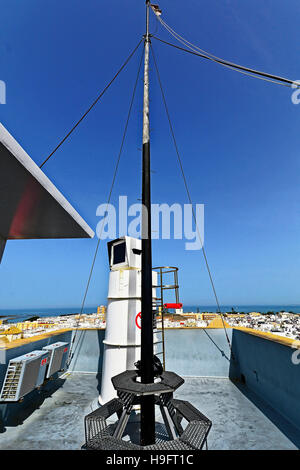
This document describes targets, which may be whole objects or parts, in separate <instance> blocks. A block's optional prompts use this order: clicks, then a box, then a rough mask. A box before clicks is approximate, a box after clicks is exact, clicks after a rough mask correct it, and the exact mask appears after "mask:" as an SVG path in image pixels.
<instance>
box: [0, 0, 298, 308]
mask: <svg viewBox="0 0 300 470" xmlns="http://www.w3.org/2000/svg"><path fill="white" fill-rule="evenodd" d="M159 4H160V6H161V8H162V10H163V18H164V20H165V21H166V22H167V23H168V24H170V25H171V26H172V27H173V28H174V29H175V30H176V31H178V32H179V33H180V34H181V35H182V36H184V37H186V38H187V39H188V40H190V41H191V42H194V43H195V44H197V45H198V46H199V47H201V48H203V49H206V50H208V51H210V52H211V53H213V54H215V55H217V56H219V57H223V58H225V59H227V60H231V61H234V62H237V63H241V64H243V65H246V66H249V67H253V68H257V69H260V70H264V71H266V72H270V73H274V74H277V75H281V76H286V77H288V78H290V79H292V80H299V79H300V65H299V53H300V46H299V43H300V41H299V39H300V33H299V22H300V5H299V2H298V1H297V0H288V2H285V3H282V2H281V1H280V0H266V1H264V2H261V1H260V0H243V1H241V0H240V1H237V0H235V1H234V0H232V1H230V0H227V1H222V2H221V1H217V0H209V1H208V0H205V1H203V0H188V1H187V2H184V3H183V2H182V1H179V0H173V1H172V2H167V1H166V0H161V1H160V3H159ZM144 26H145V21H144V2H143V1H141V0H131V1H128V2H124V1H121V0H114V1H111V2H100V1H99V0H98V1H96V0H85V1H84V2H83V1H79V0H72V1H71V0H64V1H63V2H61V1H58V0H51V1H50V0H45V1H43V2H42V4H41V2H40V1H38V0H26V2H19V1H18V0H9V1H8V0H3V1H2V2H1V16H0V80H4V81H5V83H6V87H7V104H5V105H0V121H1V122H2V124H3V125H4V126H5V127H6V128H7V129H8V130H9V131H10V132H11V133H12V135H13V136H14V137H15V138H16V139H17V140H18V142H19V143H20V144H21V145H22V146H23V148H24V149H25V150H26V151H27V152H28V153H29V155H30V156H31V157H32V158H33V160H34V161H35V162H36V163H37V164H40V163H41V162H42V161H43V160H44V159H45V158H46V157H47V156H48V154H49V153H50V152H51V151H52V150H53V148H54V147H55V146H56V145H57V143H58V142H59V140H60V139H61V138H62V137H63V136H64V135H65V133H66V132H67V131H68V130H69V129H70V128H71V127H72V125H73V124H74V123H75V122H76V121H77V119H79V117H80V116H81V114H82V113H83V112H84V111H85V110H86V109H87V107H88V106H89V105H90V104H91V102H92V101H93V100H94V99H95V97H96V96H97V94H98V93H99V91H101V90H102V89H103V88H104V86H105V85H106V84H107V82H108V81H109V80H110V79H111V78H112V76H113V75H114V73H115V72H116V71H117V70H118V68H119V67H120V65H121V64H122V63H123V61H124V60H125V58H126V57H127V56H128V55H129V53H130V51H131V50H132V49H133V48H134V47H135V46H136V44H137V43H138V41H139V39H140V38H141V35H142V34H143V33H144ZM151 30H152V32H155V34H156V35H157V36H159V37H161V38H163V39H166V40H170V39H171V37H170V36H169V35H168V33H167V32H166V31H164V30H162V28H161V27H160V26H157V25H156V23H155V21H154V18H152V20H151ZM171 42H174V40H173V39H171ZM153 47H154V50H155V53H156V57H157V61H158V64H159V68H160V74H161V79H162V82H163V85H164V88H165V93H166V99H167V102H168V106H169V111H170V114H171V117H172V121H173V125H174V129H175V134H176V138H177V143H178V146H179V149H180V152H181V156H182V160H183V165H184V169H185V172H186V177H187V180H188V182H189V186H190V191H191V195H192V199H193V201H194V203H199V204H204V205H205V247H206V252H207V257H208V261H209V264H210V267H211V270H212V274H213V278H214V280H215V285H216V290H217V294H218V297H219V301H220V303H221V304H233V305H239V304H240V305H241V304H299V303H300V299H299V275H300V263H299V261H300V259H299V254H300V250H299V246H300V244H299V240H300V236H299V235H300V223H299V220H300V219H299V215H300V214H299V207H300V204H299V203H300V201H299V199H300V198H299V196H300V189H299V174H300V171H299V170H300V159H299V149H300V132H299V129H300V104H299V105H298V106H296V105H294V104H292V101H291V94H292V90H290V89H289V88H285V87H281V86H278V85H273V84H269V83H266V82H263V81H259V80H255V79H253V78H248V77H246V76H243V75H241V74H238V73H236V72H233V71H230V70H228V69H226V68H223V67H221V66H219V65H217V64H213V63H209V62H208V61H203V60H200V59H199V58H197V57H193V56H190V55H188V54H184V53H183V52H179V51H176V50H173V49H171V48H168V47H167V46H165V45H163V44H160V43H158V42H157V41H155V40H154V39H153ZM140 53H141V51H139V52H138V53H137V54H136V55H135V56H134V58H133V59H132V60H131V61H130V63H129V65H128V67H127V68H126V70H124V71H123V72H122V74H121V76H120V77H119V78H118V79H117V81H116V82H115V83H114V84H113V85H112V87H111V88H110V89H109V91H108V92H107V93H106V94H105V95H104V96H103V98H102V100H101V101H100V102H99V103H98V105H97V107H96V108H95V109H93V111H91V113H90V114H89V115H88V117H87V118H86V119H85V120H84V121H83V122H82V123H81V125H80V126H79V127H78V128H77V129H76V131H75V132H74V134H73V135H72V137H71V138H70V139H69V140H68V141H67V142H66V143H65V144H64V145H63V146H62V147H61V148H60V149H59V150H58V151H57V153H56V154H55V155H54V156H53V157H52V158H51V159H50V160H49V161H48V163H47V164H46V165H45V166H44V167H43V170H44V171H45V173H46V175H47V176H48V177H49V178H50V179H51V180H52V181H53V182H54V183H55V184H56V186H57V187H58V188H59V189H60V191H61V192H62V193H63V194H64V195H65V196H66V197H67V199H68V200H70V202H71V203H72V204H73V205H74V207H75V208H76V209H77V210H78V212H79V213H80V214H81V215H82V216H83V217H84V219H85V220H86V221H87V222H88V223H89V225H90V226H91V227H92V228H94V229H95V227H96V224H97V222H98V218H97V217H96V208H97V206H98V205H99V204H101V203H104V202H105V201H106V199H107V195H108V191H109V187H110V183H111V180H112V174H113V170H114V165H115V161H116V158H117V154H118V151H119V147H120V143H121V138H122V133H123V128H124V124H125V119H126V116H127V112H128V107H129V101H130V97H131V90H132V88H133V84H134V80H135V76H136V72H137V67H138V62H139V60H140ZM150 96H151V158H152V168H153V170H154V172H155V173H153V178H152V197H153V202H156V203H160V202H167V203H169V204H172V203H175V202H177V203H180V204H184V203H187V202H188V201H187V198H186V193H185V188H184V185H183V181H182V178H181V175H180V170H179V167H178V163H177V158H176V154H175V151H174V147H173V143H172V140H171V137H170V132H169V129H168V123H167V119H166V116H165V113H164V108H163V105H162V101H161V97H160V91H159V88H158V83H157V80H156V76H155V72H154V67H152V69H151V90H150ZM141 112H142V80H141V79H140V81H139V86H138V90H137V96H136V100H135V104H134V107H133V113H132V117H131V121H130V125H129V129H128V135H127V138H126V142H125V147H124V152H123V155H122V158H121V163H120V169H119V173H118V177H117V180H116V184H115V189H114V193H113V197H112V202H113V203H117V200H118V196H119V195H127V196H128V201H129V204H131V203H136V202H137V199H138V198H140V193H141V152H140V150H139V148H140V147H141V119H142V115H141ZM96 242H97V240H96V239H94V240H49V241H47V240H34V241H29V240H27V241H11V242H8V243H7V249H6V252H5V255H4V258H3V262H2V264H1V268H0V276H1V283H0V285H1V287H0V296H1V308H30V307H36V308H38V307H59V306H61V307H69V306H78V305H81V301H82V297H83V293H84V289H85V285H86V281H87V277H88V273H89V269H90V265H91V261H92V257H93V253H94V250H95V245H96ZM105 245H106V243H105V242H103V243H102V245H101V249H100V252H99V255H98V259H97V263H96V267H95V271H94V276H93V279H92V282H91V286H90V291H89V295H88V298H87V302H86V304H87V306H89V305H91V306H92V305H97V304H100V303H103V302H105V301H106V295H107V283H108V263H107V251H106V246H105ZM153 264H154V265H176V266H178V267H179V269H180V270H179V280H180V294H181V300H182V301H183V302H184V303H185V304H186V305H193V304H196V305H201V304H203V305H207V304H211V305H214V297H213V293H212V289H211V286H210V284H209V279H208V275H207V272H206V269H205V265H204V261H203V255H202V253H201V252H192V251H190V252H189V251H186V250H184V240H183V241H182V240H171V241H166V240H158V241H154V242H153Z"/></svg>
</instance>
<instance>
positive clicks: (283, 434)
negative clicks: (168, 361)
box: [0, 373, 298, 450]
mask: <svg viewBox="0 0 300 470" xmlns="http://www.w3.org/2000/svg"><path fill="white" fill-rule="evenodd" d="M66 377H67V379H66V380H65V381H64V383H63V385H62V387H61V388H59V389H58V390H56V391H55V392H54V393H53V394H51V393H46V394H45V397H44V401H43V402H42V403H41V405H40V407H39V408H38V409H36V410H35V411H33V412H32V413H31V415H30V416H29V417H27V419H26V420H24V422H23V423H22V424H19V425H18V426H9V427H6V431H5V432H4V433H1V434H0V449H2V450H5V449H7V450H16V449H18V450H25V449H43V450H54V449H55V450H60V449H68V450H71V449H80V448H81V445H82V444H83V443H84V416H85V415H86V414H88V413H90V412H91V411H92V410H93V409H95V406H96V402H97V401H96V399H97V395H98V392H97V386H98V381H97V380H96V376H95V375H94V374H83V373H73V374H67V375H66ZM174 396H175V398H180V399H184V400H188V401H190V402H191V403H192V404H193V405H194V406H195V407H196V408H198V409H199V410H200V411H201V412H202V413H204V414H205V415H206V416H207V417H208V418H209V419H211V421H212V423H213V425H212V429H211V431H210V434H209V437H208V446H209V449H213V450H217V449H220V450H225V449H228V450H229V449H230V450H246V449H253V450H254V449H266V450H277V449H280V450H283V449H297V448H298V446H297V445H295V444H293V442H295V439H293V436H295V435H296V434H297V432H296V431H295V430H293V429H291V428H290V427H289V425H288V423H285V422H283V421H282V419H281V418H278V417H276V416H275V414H274V412H272V411H271V410H267V409H266V410H264V406H263V405H262V404H261V403H260V404H259V403H258V406H256V405H257V404H256V405H255V404H254V401H255V400H254V398H253V397H251V396H250V395H249V396H248V397H247V396H246V394H245V393H242V391H241V390H240V389H239V388H238V387H236V386H235V385H234V384H233V383H232V382H230V381H229V380H228V379H221V378H199V377H197V378H186V379H185V384H184V385H183V386H182V387H180V389H178V390H177V392H176V393H175V394H174ZM272 413H273V414H272ZM267 416H268V417H267ZM278 425H279V427H278ZM279 428H280V429H281V430H280V429H279ZM295 433H296V434H295ZM287 436H289V437H287Z"/></svg>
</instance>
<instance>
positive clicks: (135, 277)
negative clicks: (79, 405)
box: [99, 236, 157, 404]
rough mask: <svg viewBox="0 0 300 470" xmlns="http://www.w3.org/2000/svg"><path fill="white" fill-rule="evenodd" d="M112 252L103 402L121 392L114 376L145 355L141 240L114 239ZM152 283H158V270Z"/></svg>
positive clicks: (103, 371)
mask: <svg viewBox="0 0 300 470" xmlns="http://www.w3.org/2000/svg"><path fill="white" fill-rule="evenodd" d="M108 255H109V263H110V275H109V287H108V304H107V313H106V332H105V339H104V341H103V343H104V352H103V362H102V383H101V394H100V396H99V403H100V404H104V403H107V402H108V401H109V400H111V399H112V398H115V397H116V396H117V394H116V392H115V389H114V388H113V385H112V382H111V378H112V377H114V376H115V375H117V374H120V373H121V372H124V371H125V370H130V369H135V366H134V363H135V362H137V361H138V360H140V356H141V351H140V350H141V329H140V313H141V240H138V239H136V238H132V237H127V236H125V237H122V238H119V239H117V240H113V241H112V242H109V243H108ZM152 284H153V286H156V285H157V273H156V272H154V271H153V277H152ZM155 295H156V289H155V287H154V288H153V297H155Z"/></svg>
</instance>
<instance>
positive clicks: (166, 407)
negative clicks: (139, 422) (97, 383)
mask: <svg viewBox="0 0 300 470" xmlns="http://www.w3.org/2000/svg"><path fill="white" fill-rule="evenodd" d="M137 377H138V376H137V372H136V371H126V372H123V373H122V374H119V375H117V376H115V377H113V378H112V382H113V385H114V387H115V389H116V391H117V394H118V398H114V399H113V400H111V401H109V402H108V403H106V404H105V405H103V406H102V407H101V408H98V409H97V410H95V411H93V412H92V413H90V414H88V415H87V416H86V417H85V440H86V442H85V445H84V446H83V447H82V448H83V449H86V450H201V449H202V448H203V446H204V445H205V444H206V445H207V436H208V433H209V431H210V428H211V424H212V423H211V421H210V420H209V419H208V418H206V416H204V415H203V414H202V413H200V411H198V410H197V409H196V408H195V407H194V406H193V405H191V404H190V403H189V402H187V401H183V400H175V399H174V398H173V392H174V391H175V390H176V389H177V388H178V387H179V386H180V385H182V384H183V383H184V380H183V379H182V378H181V377H179V376H178V375H177V374H175V373H174V372H167V371H165V372H163V373H162V374H161V375H160V376H159V382H157V383H154V384H141V383H139V382H137V381H136V379H137ZM145 395H154V396H155V405H156V406H158V407H159V409H160V412H161V415H162V418H163V421H164V425H165V428H166V431H167V435H168V439H161V438H160V439H159V438H158V436H156V442H155V444H152V445H147V446H141V445H138V444H135V443H133V442H131V441H125V440H124V439H123V435H124V432H125V429H126V427H127V424H128V420H129V417H130V415H131V413H132V411H133V406H134V405H138V404H140V399H141V397H142V396H145ZM115 413H116V414H117V417H118V420H117V421H116V423H115V424H113V425H112V424H109V423H108V420H109V418H110V417H111V416H112V415H113V414H115ZM183 419H185V420H186V421H187V422H188V425H187V426H186V428H185V429H183V426H182V420H183Z"/></svg>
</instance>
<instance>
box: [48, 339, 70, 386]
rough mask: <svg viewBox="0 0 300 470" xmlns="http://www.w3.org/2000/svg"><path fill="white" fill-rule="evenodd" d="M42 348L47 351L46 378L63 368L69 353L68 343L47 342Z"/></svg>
mask: <svg viewBox="0 0 300 470" xmlns="http://www.w3.org/2000/svg"><path fill="white" fill-rule="evenodd" d="M43 349H44V350H45V351H48V352H49V361H48V369H47V373H46V377H47V378H49V377H51V375H53V374H55V373H56V372H59V371H61V370H64V369H65V367H66V363H67V359H68V355H69V343H62V342H58V343H54V344H49V346H44V347H43Z"/></svg>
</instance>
